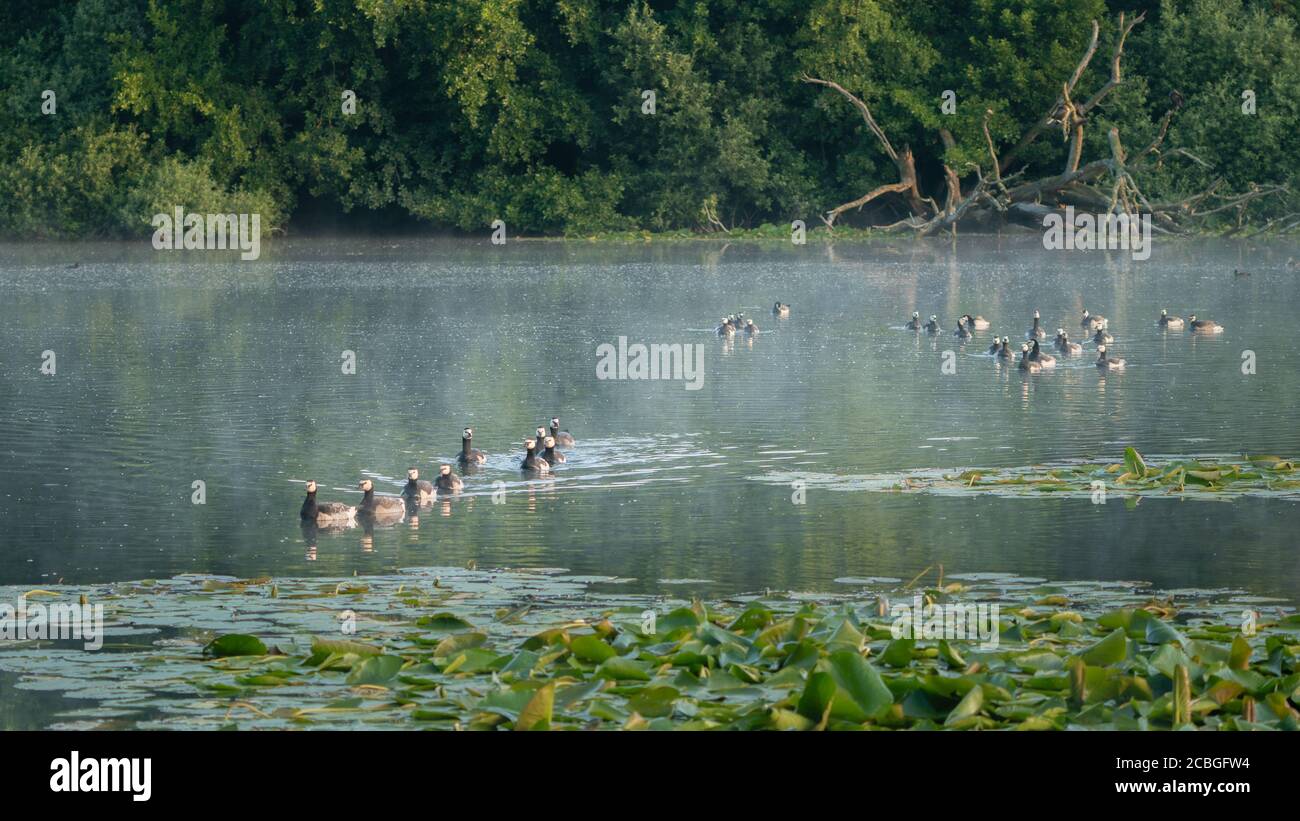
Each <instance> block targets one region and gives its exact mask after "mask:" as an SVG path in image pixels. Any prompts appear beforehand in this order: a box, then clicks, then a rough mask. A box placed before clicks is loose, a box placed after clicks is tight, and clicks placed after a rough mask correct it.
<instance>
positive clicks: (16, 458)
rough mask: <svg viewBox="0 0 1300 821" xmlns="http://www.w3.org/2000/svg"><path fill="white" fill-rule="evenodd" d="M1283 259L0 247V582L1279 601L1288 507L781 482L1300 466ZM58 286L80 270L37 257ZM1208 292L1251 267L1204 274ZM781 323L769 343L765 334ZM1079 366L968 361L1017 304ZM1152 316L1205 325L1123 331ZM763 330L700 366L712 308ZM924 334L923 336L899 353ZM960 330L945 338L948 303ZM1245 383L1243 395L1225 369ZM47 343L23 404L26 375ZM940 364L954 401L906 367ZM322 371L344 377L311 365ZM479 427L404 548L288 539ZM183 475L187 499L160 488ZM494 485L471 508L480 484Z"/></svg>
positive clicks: (934, 372)
mask: <svg viewBox="0 0 1300 821" xmlns="http://www.w3.org/2000/svg"><path fill="white" fill-rule="evenodd" d="M1296 253H1297V251H1296V249H1295V248H1294V247H1292V246H1288V245H1284V244H1281V243H1275V244H1268V243H1260V244H1256V245H1247V244H1227V243H1219V242H1216V243H1210V242H1207V243H1184V244H1168V243H1162V242H1161V241H1160V240H1159V239H1158V238H1157V240H1156V244H1155V248H1154V252H1153V254H1152V256H1151V259H1150V260H1148V261H1145V262H1135V261H1133V260H1132V259H1131V258H1130V255H1129V254H1127V253H1125V252H1115V253H1111V254H1104V253H1085V252H1049V251H1045V250H1043V248H1042V247H1041V244H1040V243H1039V242H1038V240H1037V238H1035V237H1029V238H1024V239H1020V238H1017V239H1014V240H1012V239H1001V240H999V239H989V238H983V239H963V240H960V241H959V242H958V244H957V246H956V248H955V250H954V249H953V248H952V247H950V246H949V245H947V244H946V243H942V242H936V243H933V244H911V243H907V244H898V245H894V244H874V243H873V244H853V243H839V244H836V245H835V246H833V247H832V248H827V247H824V246H816V245H808V246H801V247H792V246H789V245H784V244H780V245H778V244H770V245H769V244H736V245H730V246H726V245H723V244H721V243H714V242H708V243H704V242H701V243H681V244H655V245H647V246H640V245H626V246H620V245H590V244H587V243H580V242H570V243H559V242H527V241H515V240H512V241H511V242H510V243H509V244H508V245H507V246H506V247H503V248H498V247H494V246H491V245H490V244H489V243H488V242H486V241H482V242H470V241H438V242H433V241H424V240H414V239H407V240H365V241H358V240H336V241H329V242H319V241H316V242H310V243H308V242H302V241H299V242H288V241H280V242H277V243H275V244H274V245H272V244H270V243H267V244H266V245H265V246H264V248H263V253H262V259H261V260H260V261H259V262H258V263H256V264H241V263H238V262H236V261H234V260H232V259H226V258H222V257H220V256H214V255H199V256H200V257H202V258H201V259H196V260H194V261H190V260H188V259H187V260H186V261H181V262H178V261H177V260H178V259H179V257H177V256H175V255H161V254H156V253H152V252H149V251H148V249H147V247H146V248H145V249H144V251H143V252H142V251H141V250H140V249H138V248H137V247H136V246H129V247H128V246H94V245H73V246H47V247H44V248H40V249H35V248H30V247H24V246H8V247H4V248H0V318H2V320H3V321H2V322H0V350H3V351H4V354H5V363H4V367H3V369H0V420H3V424H2V425H0V455H2V458H0V534H2V535H0V538H3V542H4V554H3V555H4V559H3V561H0V583H6V584H31V585H39V584H41V583H53V582H56V581H58V580H63V581H65V582H69V583H84V582H106V581H114V580H124V579H139V578H150V577H154V578H156V577H165V576H171V575H174V574H177V573H190V572H207V573H218V574H230V575H235V576H242V577H249V576H258V575H286V576H311V575H320V576H345V575H352V574H353V573H357V574H361V575H364V574H367V573H386V572H390V571H392V570H395V569H397V568H402V567H412V566H430V565H464V564H465V563H466V562H468V561H470V560H474V561H475V562H477V565H478V566H479V567H493V566H510V567H564V568H568V569H569V570H570V571H572V572H574V573H578V574H586V575H600V576H610V577H617V578H619V579H624V580H627V581H626V582H625V583H624V584H625V586H626V587H625V589H627V590H629V591H638V592H640V591H647V592H653V591H661V590H672V591H674V592H679V593H681V592H698V593H701V594H709V595H718V594H728V593H733V592H737V591H741V590H754V589H762V588H765V587H771V588H773V589H787V588H791V589H820V590H827V589H833V588H835V587H836V586H837V583H836V581H835V580H836V579H844V578H861V577H868V576H887V577H899V578H911V577H912V576H914V575H915V574H916V573H918V572H919V571H920V570H922V569H923V568H925V567H926V566H928V565H930V564H932V563H936V562H942V563H943V565H944V567H945V569H946V570H948V571H949V572H953V573H957V572H993V571H996V572H1012V573H1019V574H1024V575H1029V576H1041V577H1046V578H1051V579H1101V580H1118V579H1123V580H1146V581H1151V582H1152V583H1154V584H1156V585H1158V586H1161V587H1164V588H1182V587H1208V588H1225V587H1235V588H1242V589H1246V590H1249V591H1252V592H1256V593H1259V594H1264V595H1280V596H1285V597H1288V598H1295V597H1297V595H1298V594H1300V559H1297V557H1296V554H1295V551H1294V549H1293V546H1294V534H1295V533H1296V532H1297V525H1300V510H1298V509H1297V504H1296V503H1295V502H1294V501H1290V500H1285V499H1259V498H1251V499H1238V500H1235V501H1232V502H1230V503H1215V502H1202V501H1195V500H1181V501H1180V500H1164V499H1146V500H1143V501H1142V503H1141V504H1139V505H1137V506H1136V507H1126V506H1125V504H1124V503H1123V501H1122V500H1120V499H1118V498H1112V500H1111V501H1110V503H1108V504H1106V505H1093V504H1091V503H1090V501H1089V500H1087V499H1065V498H1052V499H1024V498H1015V499H1003V498H991V497H978V498H953V497H937V496H919V495H906V496H905V495H886V494H880V493H869V492H865V491H861V492H855V491H839V490H825V489H819V488H817V487H815V486H810V487H809V488H808V490H807V497H806V503H805V504H802V505H798V504H794V503H792V494H793V493H794V491H793V489H792V488H791V487H790V485H789V483H788V481H785V479H784V478H783V477H786V476H787V475H789V474H829V475H833V476H839V477H853V476H861V475H870V474H879V473H890V472H898V471H908V470H913V469H922V468H949V467H951V468H957V469H961V468H966V467H1012V466H1020V465H1030V464H1036V463H1040V462H1050V461H1057V460H1066V459H1076V458H1087V459H1102V458H1111V457H1118V456H1119V455H1120V454H1121V453H1122V451H1123V448H1124V447H1125V446H1127V445H1132V446H1134V447H1137V448H1138V449H1139V450H1141V451H1142V452H1143V453H1145V454H1148V455H1159V454H1166V455H1187V454H1226V455H1238V454H1241V453H1242V452H1250V453H1276V454H1277V455H1280V456H1283V457H1295V456H1300V425H1297V421H1298V420H1297V416H1298V415H1300V411H1297V409H1296V403H1295V401H1294V397H1295V396H1296V395H1298V394H1300V391H1298V389H1300V376H1298V374H1300V370H1298V368H1297V365H1300V339H1298V337H1297V334H1296V327H1295V320H1294V317H1295V316H1296V314H1297V310H1298V309H1300V289H1298V288H1297V287H1296V273H1295V272H1294V270H1293V269H1292V270H1288V269H1287V268H1286V266H1285V260H1286V259H1287V257H1288V256H1292V255H1296ZM73 263H77V265H76V267H69V266H70V265H72V264H73ZM1234 267H1239V268H1244V269H1246V270H1249V271H1251V272H1252V275H1251V276H1249V277H1234V276H1233V275H1232V270H1233V268H1234ZM777 300H780V301H782V302H786V303H789V304H790V305H791V306H792V315H791V317H790V318H788V319H784V320H778V319H776V318H775V317H773V316H772V315H771V313H770V308H771V306H772V304H773V303H774V302H775V301H777ZM1085 307H1086V308H1088V309H1089V310H1091V311H1092V312H1094V313H1099V314H1103V315H1105V316H1106V317H1108V318H1109V320H1110V325H1109V331H1110V333H1112V334H1113V335H1114V336H1115V342H1114V344H1113V345H1112V346H1110V348H1111V350H1112V352H1113V353H1114V354H1116V355H1118V356H1122V357H1124V358H1126V359H1127V360H1128V362H1129V367H1128V369H1127V370H1126V371H1125V372H1123V373H1112V374H1109V375H1106V376H1102V375H1101V374H1099V373H1098V371H1097V369H1096V368H1095V367H1093V364H1092V363H1093V360H1094V359H1095V358H1096V353H1095V346H1094V345H1091V344H1085V345H1084V348H1085V352H1084V355H1083V356H1082V357H1081V358H1079V359H1077V360H1062V361H1061V362H1060V363H1059V364H1058V367H1057V368H1056V369H1055V370H1054V371H1047V372H1044V373H1041V374H1035V375H1025V374H1021V373H1019V372H1017V371H1016V370H1015V369H1014V368H1006V367H1000V366H998V365H996V364H995V363H994V362H993V361H992V360H991V359H990V358H989V357H986V356H983V355H982V354H983V352H984V350H985V349H987V348H988V346H989V344H990V341H991V339H992V337H993V334H994V333H997V334H998V335H1006V336H1009V337H1010V338H1011V340H1012V342H1013V343H1014V345H1015V346H1018V343H1019V342H1020V341H1022V340H1023V339H1024V335H1025V331H1026V330H1027V329H1028V328H1029V327H1030V325H1031V323H1032V315H1033V311H1034V310H1035V309H1037V310H1039V311H1040V312H1041V314H1042V317H1043V324H1044V326H1045V327H1046V329H1047V330H1048V332H1049V339H1048V346H1050V335H1051V334H1052V333H1054V332H1055V330H1056V328H1058V327H1064V328H1065V329H1066V330H1067V331H1068V332H1070V334H1071V336H1072V338H1074V339H1075V340H1076V341H1081V342H1082V341H1083V338H1084V333H1083V331H1082V329H1081V328H1080V327H1079V317H1080V315H1081V313H1082V311H1083V309H1084V308H1085ZM1161 308H1167V309H1168V310H1169V312H1170V313H1171V314H1176V315H1180V316H1187V315H1189V314H1191V313H1196V314H1198V315H1199V316H1201V317H1203V318H1206V317H1208V318H1213V319H1215V320H1217V321H1218V322H1220V323H1221V324H1223V325H1225V326H1226V328H1227V330H1226V332H1225V333H1222V334H1218V335H1215V336H1213V337H1210V336H1197V335H1193V334H1192V333H1191V332H1188V331H1181V332H1163V331H1161V330H1159V329H1158V328H1157V327H1156V324H1155V323H1156V318H1157V317H1158V315H1159V312H1160V309H1161ZM741 310H743V311H744V312H745V313H746V314H748V315H749V316H751V317H753V318H754V319H755V321H756V322H757V323H758V325H759V326H760V327H761V328H762V332H761V334H760V335H759V336H758V337H757V338H756V339H754V340H753V341H752V343H751V342H750V341H749V340H746V339H745V338H744V337H743V336H737V337H736V338H735V339H734V340H733V341H731V342H729V343H728V342H724V341H722V340H720V339H718V338H717V337H716V336H715V335H714V334H713V328H714V326H716V324H717V322H718V318H719V317H721V316H724V315H726V314H729V313H732V312H735V311H741ZM913 310H917V311H920V312H921V314H922V315H923V316H928V315H930V314H932V313H933V314H937V315H938V316H939V318H940V322H941V323H942V324H943V326H944V329H945V330H944V332H943V333H942V334H940V335H938V336H934V337H932V336H928V335H926V334H924V333H921V334H919V335H918V334H915V333H913V332H908V331H903V330H901V327H902V324H903V322H904V321H905V320H906V319H907V317H908V316H909V315H910V313H911V311H913ZM967 312H969V313H972V314H980V315H982V316H984V317H986V318H987V319H989V320H990V321H991V322H992V328H991V329H990V330H988V331H977V332H976V335H975V338H974V339H973V340H971V341H970V342H967V343H965V344H962V343H961V342H960V341H959V340H957V339H956V338H955V337H954V336H953V335H952V331H953V330H954V328H955V327H956V319H957V317H958V316H959V315H960V314H962V313H967ZM620 336H626V337H627V338H628V340H629V341H630V342H642V343H645V344H651V343H660V344H704V345H706V346H707V347H706V349H705V357H704V375H703V383H702V387H701V389H700V390H697V391H688V390H684V389H683V384H682V383H681V382H680V381H673V380H661V381H624V380H600V379H597V378H596V365H597V355H596V351H597V348H598V346H600V345H601V344H604V343H609V344H617V341H618V338H619V337H620ZM1247 349H1249V350H1252V351H1254V352H1255V354H1256V357H1257V373H1255V374H1254V375H1244V374H1243V373H1242V372H1241V362H1242V359H1241V356H1242V352H1243V351H1244V350H1247ZM45 350H52V351H55V352H56V353H57V357H58V360H57V362H58V369H57V374H56V375H54V376H45V375H42V374H41V373H40V370H39V366H40V363H41V354H42V351H45ZM946 350H951V351H953V352H954V353H955V354H956V361H957V370H956V373H955V374H952V375H943V374H941V371H940V365H941V362H942V352H943V351H946ZM344 351H354V352H355V354H356V359H357V372H356V374H355V375H344V374H343V373H342V372H341V368H340V362H341V359H340V357H341V354H342V352H344ZM552 416H559V417H560V420H561V427H562V428H563V429H565V430H568V431H570V432H572V433H573V435H574V436H575V437H576V439H577V445H576V446H575V447H572V448H569V449H567V450H566V452H567V454H568V457H569V461H568V462H567V463H566V464H564V465H562V466H560V467H559V468H558V469H557V470H556V472H555V474H554V476H552V477H549V478H546V479H542V480H529V479H528V478H527V477H525V476H524V475H522V474H521V473H520V471H519V469H518V462H519V459H520V457H521V456H522V446H521V442H522V440H523V439H524V437H525V436H530V435H532V434H533V432H534V430H535V429H536V427H537V426H538V425H543V424H547V423H548V422H549V420H550V418H551V417H552ZM465 426H471V427H473V428H474V430H475V438H474V443H475V446H476V447H478V448H481V449H483V450H485V451H487V452H488V454H489V460H488V463H487V465H485V466H484V468H483V469H482V470H481V471H480V472H478V473H477V474H475V475H473V476H469V477H467V478H466V488H465V492H464V493H462V494H461V495H460V496H459V497H457V498H454V499H452V500H450V501H449V502H448V503H446V504H443V503H438V504H436V505H435V506H434V507H432V508H428V509H425V510H424V511H423V512H422V514H421V515H420V517H419V523H418V527H413V526H412V524H411V523H410V522H409V521H408V522H403V523H401V524H398V525H395V526H392V527H380V528H376V529H374V531H373V533H367V532H366V531H365V529H363V528H356V529H351V530H345V531H343V532H339V533H329V532H325V531H320V532H318V533H316V534H315V535H314V538H313V537H312V536H311V534H304V532H303V531H302V530H301V529H300V527H299V523H298V515H297V511H298V506H299V505H300V503H301V500H302V494H303V482H305V481H306V480H308V479H315V480H316V481H317V482H319V483H320V486H321V490H320V494H319V496H320V499H321V500H339V501H347V502H350V503H353V504H355V503H356V502H357V501H358V500H359V492H358V491H357V490H356V485H357V482H358V481H359V480H360V479H361V478H363V477H371V478H373V479H374V480H375V483H376V487H377V489H378V491H379V492H381V493H393V494H396V493H397V492H399V490H400V487H401V484H402V482H403V481H404V477H405V473H406V470H407V468H409V467H417V468H419V469H420V471H421V474H422V475H423V476H424V477H425V478H430V479H432V478H433V477H434V476H435V475H436V473H437V465H438V464H439V463H441V462H446V461H451V460H454V458H455V456H456V453H457V452H458V450H459V448H460V431H461V429H462V428H463V427H465ZM195 480H202V481H203V482H205V483H206V494H207V500H206V504H204V505H193V504H191V493H192V485H191V483H192V482H194V481H195ZM497 481H500V482H504V483H505V490H506V493H505V496H504V500H505V501H504V503H502V504H494V503H493V499H492V492H493V487H494V485H493V483H494V482H497Z"/></svg>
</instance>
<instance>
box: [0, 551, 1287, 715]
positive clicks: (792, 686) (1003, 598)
mask: <svg viewBox="0 0 1300 821" xmlns="http://www.w3.org/2000/svg"><path fill="white" fill-rule="evenodd" d="M927 578H928V576H927ZM619 581H621V580H617V579H605V578H585V579H584V578H578V577H571V576H565V575H563V574H561V573H559V572H558V571H531V572H529V571H520V570H496V571H485V570H457V569H448V568H442V569H436V570H420V571H408V572H405V573H402V574H399V575H395V576H383V577H370V578H365V579H360V578H358V579H347V580H341V581H339V580H335V581H324V580H320V579H275V580H272V579H251V580H230V579H215V578H212V577H200V576H182V577H178V578H175V579H170V580H159V581H154V580H149V581H145V582H139V583H132V584H123V585H114V586H111V587H106V588H98V589H94V588H58V589H55V590H51V591H49V592H51V593H57V594H58V595H59V596H60V597H75V596H81V595H85V596H86V597H88V598H89V599H91V600H93V601H95V602H96V603H100V602H102V603H103V604H104V605H105V609H106V612H108V613H109V624H108V625H107V630H106V633H107V636H108V638H107V639H106V645H105V646H106V650H105V651H103V652H99V653H88V652H83V651H79V650H74V649H66V648H62V647H59V646H57V645H56V644H50V643H44V644H38V643H30V642H29V643H25V644H18V645H14V644H7V645H3V646H0V670H2V671H5V672H6V673H8V674H16V677H17V684H16V685H15V691H22V690H43V691H57V692H61V693H63V694H64V695H65V696H66V697H67V698H68V699H69V704H70V706H69V709H68V710H67V711H66V712H64V713H62V714H60V715H59V716H57V717H56V718H55V720H54V722H53V724H54V726H60V727H142V728H175V729H183V728H241V729H243V728H249V729H251V728H264V729H269V728H304V729H307V728H342V727H369V728H405V729H412V728H429V729H466V730H468V729H513V730H541V729H553V730H559V729H774V730H810V729H832V730H847V729H904V728H913V729H952V730H962V729H1025V730H1048V729H1066V728H1069V727H1077V728H1090V729H1152V730H1156V729H1179V728H1187V727H1197V728H1214V729H1225V730H1227V729H1236V730H1247V729H1252V730H1253V729H1296V728H1297V726H1300V713H1298V712H1297V710H1296V704H1297V703H1300V661H1298V660H1297V654H1298V653H1300V616H1297V615H1296V614H1295V613H1294V612H1293V611H1292V610H1291V608H1289V607H1285V608H1284V607H1280V606H1278V603H1276V602H1272V601H1268V600H1261V599H1257V598H1253V597H1248V596H1243V595H1241V594H1237V593H1234V592H1232V591H1170V592H1167V593H1165V594H1162V595H1159V596H1157V595H1156V594H1155V593H1154V592H1153V591H1151V590H1149V589H1146V588H1145V587H1143V586H1142V585H1138V584H1129V583H1099V582H1088V583H1063V584H1048V583H1044V582H1043V581H1042V580H1035V579H1022V578H1018V577H1013V576H1003V575H997V574H972V575H965V576H955V577H953V576H950V577H948V578H947V579H944V578H942V573H940V578H939V579H938V580H937V581H936V582H935V583H934V584H932V585H931V586H929V587H924V588H913V586H912V585H911V584H903V583H902V582H899V581H897V580H879V579H847V578H846V579H843V580H841V581H842V582H843V583H844V584H846V585H851V586H852V587H853V590H852V591H851V592H849V593H828V594H816V595H814V594H806V593H805V594H791V593H786V594H772V593H768V594H764V595H745V596H736V597H733V598H729V599H725V600H721V601H716V602H711V603H707V604H706V603H705V602H702V601H698V600H697V601H686V600H681V599H674V598H664V597H655V596H646V595H624V594H619V593H618V592H612V593H594V592H592V591H591V590H590V589H589V587H588V586H589V585H591V584H599V585H602V586H604V587H608V588H609V589H612V590H614V591H617V588H618V585H617V583H618V582H619ZM913 581H914V582H915V581H917V580H913ZM860 585H861V586H860ZM3 592H4V593H5V594H6V595H7V594H9V593H15V594H17V593H19V592H21V591H17V590H8V591H3ZM891 601H894V602H896V603H903V602H906V603H916V604H921V605H922V606H923V608H924V606H926V605H943V606H947V605H953V604H965V605H980V606H983V607H984V608H985V609H986V610H987V611H989V612H991V613H992V614H993V616H992V620H991V621H990V628H991V627H992V625H993V624H996V641H995V642H994V641H988V642H985V643H981V642H979V641H975V640H965V639H961V638H958V637H955V636H952V635H949V636H947V637H944V636H943V635H939V634H938V633H935V632H933V631H932V630H931V629H930V628H931V627H935V628H936V629H937V628H938V627H940V626H942V625H941V624H935V623H933V622H926V623H925V624H926V627H925V628H924V629H923V630H922V631H921V632H920V634H919V635H914V636H911V637H907V636H902V637H896V635H895V631H894V629H893V628H894V625H895V624H896V623H897V622H896V620H895V618H894V617H895V615H896V612H897V611H896V609H895V608H896V607H897V606H898V605H897V604H894V605H891V604H890V602H891ZM993 605H997V609H996V610H994V609H993V607H992V606H993ZM916 612H918V613H919V612H921V611H919V610H918V611H916ZM919 623H920V622H918V624H919ZM176 625H185V626H184V627H176ZM993 635H994V633H993V632H991V631H990V632H989V633H988V634H987V636H986V638H991V637H992V636H993ZM73 699H76V701H72V700H73ZM81 699H89V703H90V704H92V705H96V706H91V707H85V706H82V705H84V704H85V703H87V702H83V701H81ZM73 705H75V706H73Z"/></svg>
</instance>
